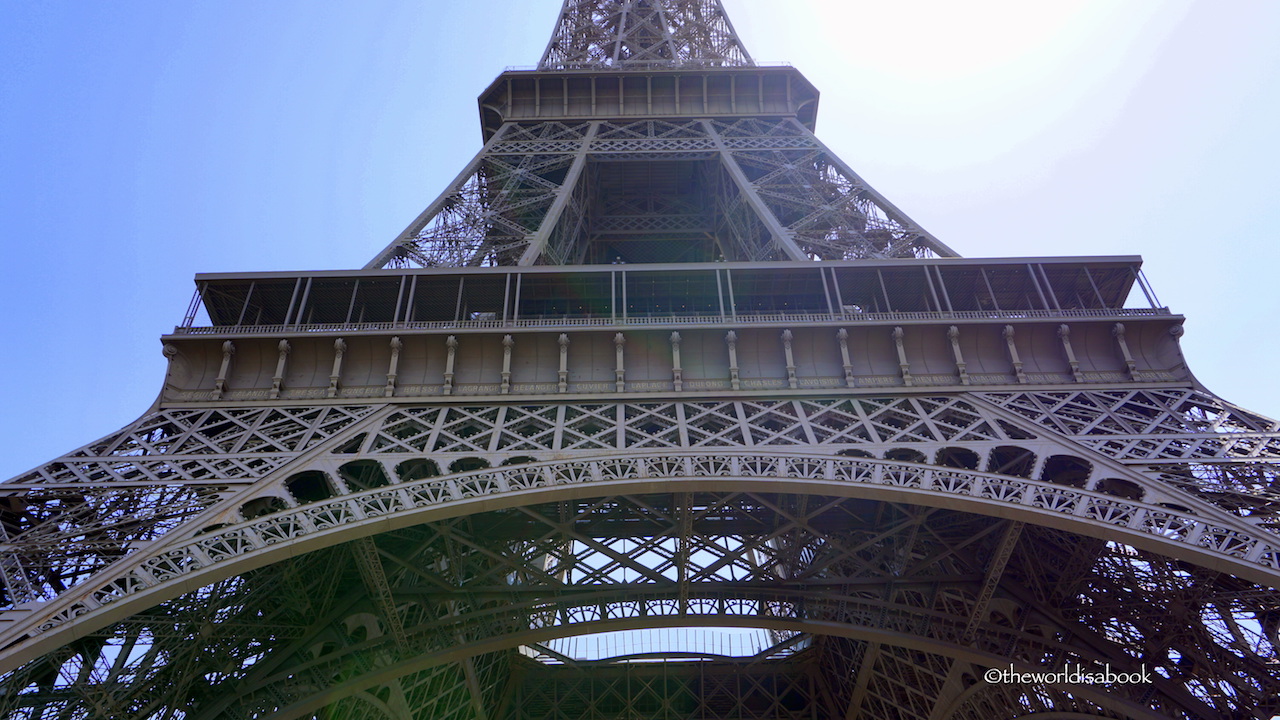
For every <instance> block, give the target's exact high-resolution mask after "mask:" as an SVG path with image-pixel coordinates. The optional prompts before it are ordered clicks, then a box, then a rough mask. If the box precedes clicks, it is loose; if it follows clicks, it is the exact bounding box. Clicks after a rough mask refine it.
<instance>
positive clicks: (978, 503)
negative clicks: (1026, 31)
mask: <svg viewBox="0 0 1280 720" xmlns="http://www.w3.org/2000/svg"><path fill="white" fill-rule="evenodd" d="M704 491H705V492H737V491H753V492H779V493H791V494H798V495H822V496H828V497H841V498H854V499H869V500H879V501H889V502H900V503H907V504H911V505H918V506H925V507H935V508H943V509H951V510H960V511H966V512H972V513H976V514H981V515H987V516H997V517H1002V518H1007V519H1010V520H1015V521H1020V522H1027V523H1033V524H1038V525H1043V526H1046V527H1052V528H1056V529H1060V530H1066V531H1069V532H1074V533H1077V534H1080V535H1084V536H1089V537H1094V538H1097V539H1100V540H1108V541H1115V540H1118V541H1120V542H1124V543H1127V544H1131V545H1133V546H1134V547H1138V548H1142V549H1144V550H1149V551H1152V552H1156V553H1160V554H1163V555H1167V556H1170V557H1174V558H1178V559H1181V560H1186V561H1189V562H1192V563H1195V564H1199V565H1202V566H1205V567H1209V568H1213V569H1218V570H1223V571H1228V572H1232V573H1235V574H1237V575H1239V576H1241V577H1243V578H1247V579H1249V580H1252V581H1254V582H1258V583H1261V584H1264V585H1267V586H1271V587H1277V586H1280V542H1277V541H1276V540H1275V539H1274V538H1272V537H1271V536H1270V534H1269V533H1266V532H1265V531H1260V530H1257V529H1255V528H1251V527H1249V526H1248V525H1247V524H1246V523H1243V522H1229V521H1227V520H1225V519H1224V518H1221V517H1206V516H1203V515H1197V514H1193V513H1192V512H1191V511H1189V510H1181V509H1175V508H1170V507H1163V506H1161V505H1157V504H1151V503H1144V502H1138V501H1130V500H1124V499H1121V498H1118V497H1115V496H1113V495H1107V494H1104V493H1101V492H1093V491H1089V490H1083V489H1078V488H1072V487H1066V486H1062V485H1055V484H1052V483H1047V482H1042V481H1037V480H1028V479H1025V478H1018V477H1010V476H1003V475H996V474H993V473H983V472H974V471H966V470H958V469H951V468H937V467H933V466H929V465H920V464H913V463H900V462H894V461H887V460H876V459H868V458H851V457H842V456H836V455H828V456H816V455H791V456H786V455H784V456H779V455H777V454H769V455H764V454H757V453H752V452H735V453H714V454H709V453H699V452H670V453H665V454H662V455H649V454H619V455H616V456H610V457H606V458H580V459H573V460H560V461H549V462H541V463H535V464H529V465H524V466H507V467H502V466H499V467H496V468H486V469H483V470H477V471H473V472H470V473H466V474H462V475H447V476H440V477H430V478H424V479H422V480H418V481H414V482H408V483H399V484H392V485H388V486H384V487H379V488H375V489H371V490H366V491H362V492H357V493H352V494H348V495H339V496H335V497H331V498H328V499H325V500H322V501H318V502H315V503H312V504H309V505H303V506H300V507H296V508H290V509H288V510H285V511H281V512H277V513H274V514H271V515H266V516H262V517H257V518H254V519H252V520H247V521H243V522H238V523H234V524H231V525H227V526H223V527H206V528H205V529H204V530H203V531H202V533H201V534H198V535H192V536H187V537H183V538H172V539H171V542H169V543H165V544H164V545H163V546H162V547H160V548H159V549H155V550H152V551H150V552H146V553H139V554H138V555H137V556H135V557H133V558H130V559H129V560H128V561H126V563H125V564H124V565H123V566H122V567H121V568H120V569H119V570H118V571H117V572H116V573H115V574H114V577H113V578H112V579H111V580H109V581H106V582H102V583H97V584H95V586H94V587H93V589H87V588H86V590H85V591H84V592H80V593H75V594H74V595H71V596H64V597H63V598H60V599H59V600H55V601H53V602H51V603H50V606H49V607H48V609H47V611H46V612H45V613H41V614H40V615H38V616H37V617H33V618H31V619H30V620H28V623H29V624H28V625H27V627H26V628H24V631H25V634H26V638H27V640H26V642H22V643H18V644H15V645H13V646H11V647H10V649H9V651H8V652H7V653H6V656H5V657H4V658H3V661H0V671H7V670H9V669H12V668H14V667H16V666H18V665H20V664H21V663H24V662H26V661H28V660H32V659H34V658H36V657H38V656H39V655H41V654H43V653H45V652H48V651H50V650H52V649H54V648H56V647H59V646H61V645H63V644H65V643H66V642H68V641H69V640H70V639H72V638H73V637H76V636H79V635H81V634H83V633H85V632H91V631H93V630H96V629H99V628H102V627H105V626H106V625H108V624H110V623H112V622H115V621H118V620H121V619H124V618H127V617H129V616H130V615H132V614H134V613H136V612H138V611H140V610H142V609H145V608H146V607H150V606H152V605H154V604H156V603H159V602H162V601H164V600H168V599H172V598H175V597H177V596H179V595H181V594H183V593H186V592H189V591H193V590H195V589H198V588H200V587H203V586H206V585H208V584H210V583H213V582H215V581H217V580H221V579H225V578H228V577H231V576H234V575H238V574H241V573H244V572H247V571H249V570H252V569H255V568H259V567H265V566H268V565H271V564H273V563H275V562H278V561H279V560H282V559H284V558H287V557H293V556H298V555H301V554H304V553H307V552H311V551H313V550H318V549H321V548H325V547H330V546H333V545H338V544H341V543H344V542H347V541H350V540H356V539H359V538H365V537H370V536H373V535H377V534H380V533H382V532H387V531H392V530H396V529H400V528H406V527H410V526H414V525H419V524H422V523H427V522H432V521H436V520H441V519H447V518H451V517H459V516H465V515H470V514H475V513H480V512H486V511H490V510H497V509H505V508H512V507H519V506H522V505H529V504H533V503H542V502H550V501H558V500H570V499H580V498H589V497H598V496H602V495H618V494H640V493H672V492H680V493H687V492H704ZM15 629H16V628H15Z"/></svg>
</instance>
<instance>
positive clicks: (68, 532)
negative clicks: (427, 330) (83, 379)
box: [0, 406, 372, 608]
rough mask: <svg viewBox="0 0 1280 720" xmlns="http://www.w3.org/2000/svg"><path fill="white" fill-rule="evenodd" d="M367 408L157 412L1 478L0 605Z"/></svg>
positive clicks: (329, 433) (122, 544)
mask: <svg viewBox="0 0 1280 720" xmlns="http://www.w3.org/2000/svg"><path fill="white" fill-rule="evenodd" d="M370 412H372V408H371V407H340V406H329V407H320V408H317V407H303V408H262V409H234V408H233V409H207V410H163V411H160V412H156V413H153V414H151V415H148V416H146V417H144V418H142V419H140V420H138V421H137V422H135V423H133V424H132V425H130V426H129V427H128V428H126V429H124V430H122V431H120V432H119V433H116V434H114V435H110V436H108V437H106V438H103V439H102V440H99V441H97V442H94V443H90V444H89V445H86V446H85V447H83V448H80V449H79V450H76V451H74V452H72V453H69V454H67V455H65V456H63V457H61V458H59V459H57V460H55V461H54V462H51V463H48V464H46V465H44V466H41V467H39V468H37V469H35V470H33V471H31V472H30V473H27V474H25V475H21V476H19V477H17V478H14V479H12V480H10V481H9V482H8V483H7V484H6V487H4V488H3V490H4V491H5V497H3V498H0V542H3V543H4V545H3V556H2V557H0V579H2V580H3V583H2V584H0V608H8V607H12V606H13V605H16V604H19V603H24V602H30V601H33V600H49V599H52V598H54V597H57V596H58V595H59V594H61V593H63V592H65V591H67V590H68V589H69V588H72V587H75V586H76V585H77V584H79V583H81V582H83V581H84V580H86V579H88V578H90V577H92V576H93V574H94V573H96V572H97V571H99V570H101V569H102V568H104V567H106V566H107V565H110V564H111V563H113V562H115V561H117V560H119V559H121V558H124V557H126V556H127V555H129V554H131V553H133V552H134V551H135V550H136V549H137V548H138V547H139V546H140V544H141V543H146V542H150V541H152V540H155V539H156V538H159V537H161V536H163V535H164V534H165V533H167V532H169V531H171V530H173V529H175V528H178V527H181V526H182V525H183V524H184V523H185V522H186V521H187V520H189V519H190V518H192V517H194V516H196V515H198V514H200V513H202V512H204V511H205V510H208V509H209V508H210V507H212V506H213V505H214V504H215V503H217V502H218V501H219V500H220V499H221V498H222V497H223V496H224V495H225V494H226V493H227V491H228V490H230V489H232V488H235V487H237V486H240V485H243V484H245V483H249V482H253V481H256V480H258V479H260V478H262V477H265V476H266V475H267V474H269V473H271V472H272V471H274V470H276V469H278V468H280V467H282V466H283V465H284V464H285V463H287V462H288V461H289V460H291V459H293V458H294V457H296V456H297V455H298V453H301V452H304V451H306V450H308V449H311V448H313V447H315V446H316V445H318V444H320V443H322V442H325V441H327V440H329V439H331V438H333V437H334V436H336V435H337V434H338V433H341V432H343V431H344V430H345V429H346V428H348V427H349V426H350V425H351V424H352V423H354V422H357V421H358V420H359V419H361V418H363V417H365V416H367V415H368V414H369V413H370Z"/></svg>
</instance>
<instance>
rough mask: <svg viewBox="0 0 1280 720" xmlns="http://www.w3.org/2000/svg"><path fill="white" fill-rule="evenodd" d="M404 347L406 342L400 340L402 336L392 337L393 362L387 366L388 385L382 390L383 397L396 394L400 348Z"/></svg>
mask: <svg viewBox="0 0 1280 720" xmlns="http://www.w3.org/2000/svg"><path fill="white" fill-rule="evenodd" d="M402 348H404V343H402V342H400V336H399V335H396V336H394V337H392V338H391V364H390V365H389V366H388V367H387V387H386V389H385V390H383V391H382V395H383V397H391V396H393V395H395V394H396V378H397V377H399V369H400V350H401V349H402Z"/></svg>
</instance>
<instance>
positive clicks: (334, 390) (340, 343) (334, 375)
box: [325, 338, 347, 397]
mask: <svg viewBox="0 0 1280 720" xmlns="http://www.w3.org/2000/svg"><path fill="white" fill-rule="evenodd" d="M346 352H347V343H346V341H345V340H343V339H342V338H338V339H337V340H334V341H333V371H332V372H330V373H329V392H328V393H326V394H325V397H338V379H339V378H341V377H342V356H343V355H345V354H346Z"/></svg>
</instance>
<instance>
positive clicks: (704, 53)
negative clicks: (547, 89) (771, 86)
mask: <svg viewBox="0 0 1280 720" xmlns="http://www.w3.org/2000/svg"><path fill="white" fill-rule="evenodd" d="M754 64H755V63H753V62H752V60H751V56H750V55H748V54H747V50H746V48H744V47H743V46H742V41H741V40H739V39H738V35H737V33H735V32H734V31H733V25H732V24H731V23H730V22H729V17H728V16H727V15H725V13H724V8H722V7H721V6H720V0H621V1H620V0H564V7H562V8H561V9H560V18H559V19H558V20H557V21H556V28H555V31H554V33H553V34H552V36H551V42H549V43H548V44H547V50H546V52H544V53H543V54H542V62H541V63H539V64H538V69H539V70H601V69H617V70H632V69H643V68H659V67H728V66H744V65H754Z"/></svg>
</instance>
